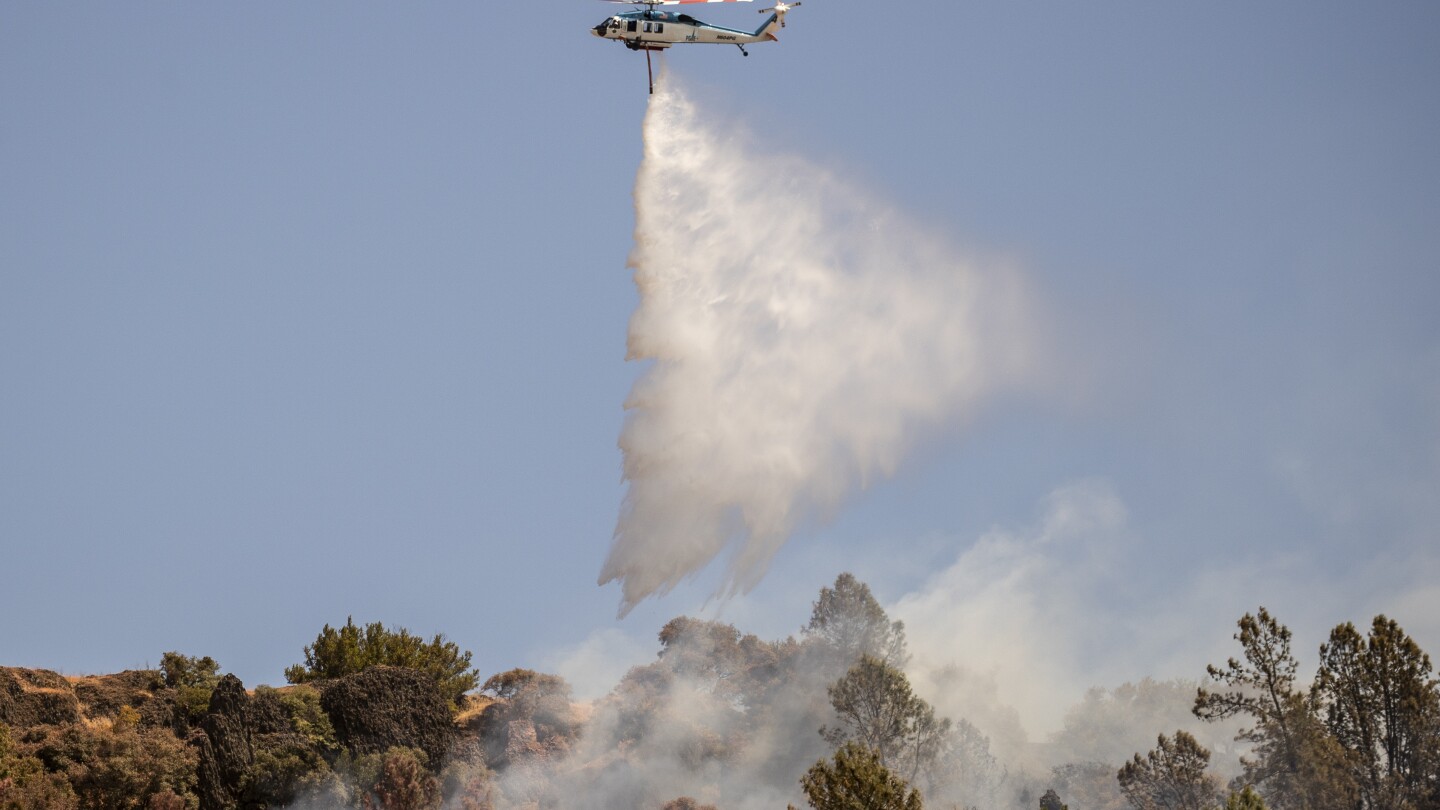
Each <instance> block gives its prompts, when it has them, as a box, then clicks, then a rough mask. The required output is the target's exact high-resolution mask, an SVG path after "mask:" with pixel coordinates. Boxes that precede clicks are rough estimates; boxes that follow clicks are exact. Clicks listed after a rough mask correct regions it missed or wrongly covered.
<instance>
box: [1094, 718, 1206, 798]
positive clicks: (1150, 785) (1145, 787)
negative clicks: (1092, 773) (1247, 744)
mask: <svg viewBox="0 0 1440 810" xmlns="http://www.w3.org/2000/svg"><path fill="white" fill-rule="evenodd" d="M1209 766H1210V752H1209V751H1207V750H1206V749H1205V747H1204V746H1202V745H1201V744H1200V743H1199V742H1197V741H1196V740H1195V738H1194V737H1193V736H1191V735H1190V734H1189V733H1187V732H1185V731H1176V732H1175V738H1174V739H1173V740H1172V739H1170V738H1169V737H1166V736H1165V735H1164V734H1161V735H1160V738H1159V741H1158V742H1157V743H1156V745H1155V748H1154V749H1152V750H1151V751H1150V752H1149V753H1148V754H1146V755H1145V756H1144V757H1143V758H1142V757H1141V756H1140V755H1139V754H1136V755H1135V758H1134V759H1132V760H1130V761H1129V762H1127V763H1125V765H1124V766H1123V767H1122V768H1121V769H1120V773H1119V774H1118V775H1117V777H1116V778H1117V779H1118V780H1119V781H1120V791H1121V792H1122V793H1124V794H1125V798H1126V799H1128V800H1129V801H1130V804H1131V806H1132V807H1134V808H1135V810H1208V808H1211V807H1214V806H1215V805H1216V804H1217V803H1218V800H1219V797H1220V783H1219V780H1217V779H1216V778H1215V777H1214V776H1211V775H1210V774H1209V773H1208V772H1207V771H1206V769H1207V768H1209Z"/></svg>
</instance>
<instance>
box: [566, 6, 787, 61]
mask: <svg viewBox="0 0 1440 810" xmlns="http://www.w3.org/2000/svg"><path fill="white" fill-rule="evenodd" d="M778 21H779V17H778V16H777V15H774V14H772V15H770V19H768V20H766V21H765V23H764V24H763V25H761V26H760V27H759V28H757V29H755V30H754V31H740V30H738V29H735V28H723V27H721V26H718V25H711V24H709V23H706V22H701V21H700V20H697V19H695V18H694V17H691V16H690V15H689V14H677V13H675V12H671V11H656V10H655V9H642V10H639V11H627V12H624V13H621V14H616V15H614V16H611V17H608V18H606V19H605V20H604V21H603V22H601V23H600V24H599V25H597V26H595V27H594V28H592V29H590V33H592V34H594V35H595V36H597V37H601V38H603V39H613V40H618V41H620V42H623V43H625V47H627V48H629V49H631V50H633V51H640V50H645V51H659V50H664V49H666V48H669V47H670V46H672V45H679V44H683V43H690V42H696V43H700V42H704V43H711V44H716V45H746V44H749V43H751V42H769V41H772V40H775V39H776V38H777V37H776V36H775V30H776V29H777V28H779V24H778Z"/></svg>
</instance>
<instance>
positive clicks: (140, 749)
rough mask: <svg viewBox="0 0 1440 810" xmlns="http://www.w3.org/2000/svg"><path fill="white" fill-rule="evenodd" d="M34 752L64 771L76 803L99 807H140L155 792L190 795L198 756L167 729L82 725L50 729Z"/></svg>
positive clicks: (119, 809) (121, 809)
mask: <svg viewBox="0 0 1440 810" xmlns="http://www.w3.org/2000/svg"><path fill="white" fill-rule="evenodd" d="M35 757H36V758H37V759H38V760H40V762H42V763H44V766H45V768H46V770H49V771H52V772H55V773H60V774H64V776H65V779H66V780H68V781H69V783H70V787H71V788H73V789H74V791H75V794H76V796H77V797H78V798H79V804H80V806H81V807H85V808H104V810H131V808H142V807H145V806H146V805H147V804H148V803H149V801H150V799H151V797H153V796H155V795H157V794H159V795H162V796H163V795H164V794H175V795H179V796H181V797H187V796H192V793H191V789H192V788H193V787H194V785H195V769H196V765H197V761H198V757H197V756H196V753H195V751H194V749H192V748H190V747H189V746H187V745H185V744H184V743H182V742H180V741H179V740H178V739H176V738H175V735H173V734H171V733H170V731H169V730H168V729H158V728H151V729H144V730H136V729H133V728H132V729H128V730H122V731H120V732H116V731H114V730H113V729H106V728H105V727H103V726H98V727H95V728H89V727H87V726H84V725H73V726H68V727H65V728H63V729H56V730H51V731H50V732H48V734H47V736H46V737H45V738H44V739H43V740H41V741H39V743H38V744H37V745H36V747H35ZM163 800H164V799H162V801H163Z"/></svg>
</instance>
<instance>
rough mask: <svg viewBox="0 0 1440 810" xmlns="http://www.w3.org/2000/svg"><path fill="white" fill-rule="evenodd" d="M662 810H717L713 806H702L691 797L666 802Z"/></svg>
mask: <svg viewBox="0 0 1440 810" xmlns="http://www.w3.org/2000/svg"><path fill="white" fill-rule="evenodd" d="M660 810H716V808H715V805H713V804H701V803H699V802H697V801H695V800H694V799H692V798H690V797H689V796H681V797H680V798H678V799H671V800H670V801H668V802H665V804H664V805H663V806H661V808H660Z"/></svg>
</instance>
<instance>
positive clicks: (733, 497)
mask: <svg viewBox="0 0 1440 810" xmlns="http://www.w3.org/2000/svg"><path fill="white" fill-rule="evenodd" d="M635 218H636V224H635V246H634V250H633V251H632V253H631V255H630V266H631V267H632V268H633V269H634V273H635V284H636V286H637V287H638V289H639V293H640V303H639V307H638V309H637V310H636V311H635V313H634V315H633V317H632V318H631V321H630V329H629V338H628V358H629V359H633V360H643V361H650V362H651V363H652V364H651V365H650V366H649V368H648V369H647V370H646V371H645V373H644V374H643V375H642V376H641V378H640V379H639V380H638V381H637V382H636V383H635V385H634V387H633V389H632V390H631V392H630V395H629V397H628V398H627V400H626V402H625V408H626V410H627V411H628V415H627V419H626V422H625V426H624V428H623V430H622V432H621V435H620V447H621V450H622V451H623V454H624V477H625V480H626V481H627V482H628V485H629V486H628V491H627V494H626V496H625V499H624V503H623V505H622V507H621V514H620V518H619V520H618V523H617V526H616V529H615V538H614V545H613V546H612V548H611V551H610V554H609V557H608V559H607V560H606V562H605V565H604V568H603V570H602V571H601V574H600V582H601V584H605V583H608V582H611V581H616V580H618V581H619V582H620V583H621V586H622V598H621V613H622V615H623V614H624V613H625V612H628V611H629V610H630V609H631V608H632V607H634V605H635V604H636V603H637V602H639V601H640V600H642V599H644V598H645V597H646V596H650V595H652V594H657V593H665V592H667V591H669V590H670V589H671V588H673V587H674V586H675V585H677V584H678V583H679V582H681V581H682V580H684V579H685V578H686V577H689V576H693V575H694V574H696V573H698V572H699V571H700V570H701V569H702V568H704V567H705V566H706V565H708V564H709V563H710V562H711V561H712V560H714V559H715V558H716V557H717V556H719V555H720V554H722V553H723V552H725V551H726V550H727V549H728V550H729V551H730V552H731V553H730V556H729V561H728V567H727V569H726V571H725V574H724V577H723V581H722V584H721V585H720V591H721V593H722V594H726V595H728V594H734V593H740V592H745V591H748V590H749V589H750V588H752V587H753V586H754V585H755V583H756V582H758V580H759V579H760V578H761V577H762V576H763V575H764V573H765V570H766V568H767V567H768V565H769V563H770V560H771V559H772V558H773V556H774V555H775V553H776V551H777V550H778V549H779V548H780V546H781V545H782V544H783V543H784V542H785V540H786V539H787V538H788V537H789V536H790V535H791V534H792V533H793V532H794V531H795V530H796V529H797V528H798V527H800V526H802V525H804V524H805V523H806V522H807V521H809V520H813V519H824V518H827V517H829V516H830V515H832V514H833V513H834V511H835V510H836V509H837V508H838V507H839V506H840V505H841V504H842V502H843V501H844V500H845V499H846V498H847V497H849V496H851V495H852V494H854V493H856V492H858V491H861V490H864V489H865V488H866V487H867V486H869V485H871V484H872V483H873V482H875V481H876V480H878V479H882V478H884V477H887V476H890V475H892V474H893V473H894V472H895V471H896V469H897V467H898V466H899V465H900V463H901V462H902V460H903V459H904V457H905V455H906V453H907V452H908V451H910V450H911V449H913V447H914V446H915V445H916V443H917V442H918V441H921V440H922V439H924V438H926V437H929V436H933V435H936V434H937V433H940V432H942V431H944V430H946V429H948V428H949V427H951V426H953V425H954V424H956V423H957V422H959V421H961V420H963V418H964V417H965V416H966V415H967V414H968V413H969V412H970V411H971V409H972V408H973V407H974V406H975V405H976V404H977V402H978V401H980V400H981V399H982V398H983V397H984V396H985V395H987V394H989V393H992V392H994V391H995V390H997V389H998V388H1001V387H1003V386H1004V385H1006V384H1007V383H1009V382H1013V381H1014V380H1016V379H1017V377H1018V376H1019V375H1020V373H1021V371H1022V369H1023V368H1024V366H1025V364H1026V358H1027V355H1028V349H1029V347H1028V346H1027V340H1026V335H1027V332H1028V330H1027V328H1026V326H1025V318H1024V315H1023V309H1024V307H1023V299H1024V296H1023V294H1022V293H1021V290H1020V284H1019V282H1018V280H1017V278H1016V277H1015V275H1014V274H1013V273H1011V272H1007V271H1006V270H1005V269H1004V268H998V267H997V268H984V269H982V268H980V267H977V266H976V265H975V263H973V262H970V261H967V260H965V259H964V258H962V257H961V256H960V255H959V253H958V252H957V251H956V249H955V248H954V247H953V246H952V245H951V244H949V243H948V242H947V241H946V240H945V239H944V238H943V237H942V236H940V235H937V234H935V233H932V232H930V231H928V230H927V229H925V228H924V227H922V226H920V225H919V224H917V223H916V222H915V221H914V220H913V219H912V218H910V217H907V216H906V215H905V214H903V213H901V212H900V211H898V210H896V209H895V208H893V207H892V206H889V205H887V204H885V203H883V202H881V201H880V200H877V199H876V198H875V197H873V196H872V195H870V194H867V193H866V192H864V191H862V190H861V189H859V188H857V187H856V186H855V185H852V184H850V183H848V182H846V181H845V180H843V179H842V178H840V177H839V176H837V174H836V173H834V172H831V171H828V170H826V169H824V168H822V167H820V166H817V165H814V164H813V163H811V162H809V161H807V160H806V159H804V158H803V157H800V156H796V155H787V154H782V153H777V152H776V151H774V150H773V149H770V148H768V147H766V146H765V145H763V144H760V143H757V142H756V140H755V139H753V138H752V137H750V136H748V135H746V134H744V133H740V132H734V131H725V130H721V129H719V128H716V127H714V126H712V125H710V124H709V123H707V122H706V121H704V120H703V119H702V116H701V115H700V113H699V110H698V109H697V105H696V104H695V103H694V102H692V101H691V100H690V98H688V97H687V95H686V93H685V92H683V91H682V89H681V88H678V87H677V86H676V84H675V82H674V81H673V79H672V78H671V77H668V76H663V75H662V76H661V77H660V82H659V84H658V85H657V88H656V93H655V95H654V96H653V98H652V100H651V102H650V106H649V109H648V111H647V113H646V116H645V123H644V155H643V160H642V163H641V166H640V169H639V172H638V176H637V178H636V183H635Z"/></svg>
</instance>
